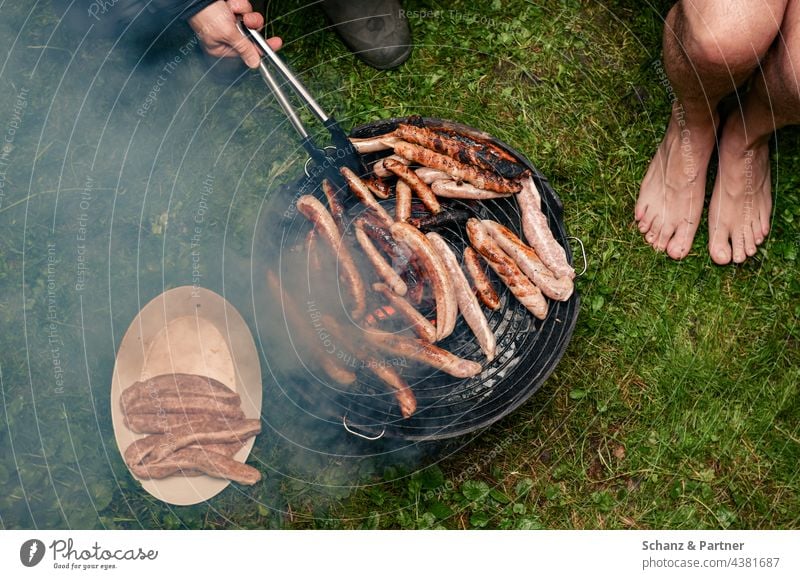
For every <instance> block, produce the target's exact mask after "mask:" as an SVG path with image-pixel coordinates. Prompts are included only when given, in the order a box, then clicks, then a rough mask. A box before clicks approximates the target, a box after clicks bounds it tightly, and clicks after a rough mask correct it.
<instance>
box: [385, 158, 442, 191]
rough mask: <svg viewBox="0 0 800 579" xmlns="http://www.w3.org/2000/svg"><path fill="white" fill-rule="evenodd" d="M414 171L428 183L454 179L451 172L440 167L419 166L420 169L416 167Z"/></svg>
mask: <svg viewBox="0 0 800 579" xmlns="http://www.w3.org/2000/svg"><path fill="white" fill-rule="evenodd" d="M394 156H397V155H394ZM401 158H402V157H401ZM414 172H415V173H416V174H417V177H419V178H420V179H422V180H423V181H425V182H426V183H427V184H428V185H430V184H431V183H433V182H434V181H450V180H452V179H453V176H452V175H450V173H445V172H444V171H440V170H439V169H431V168H430V167H419V168H418V169H415V170H414Z"/></svg>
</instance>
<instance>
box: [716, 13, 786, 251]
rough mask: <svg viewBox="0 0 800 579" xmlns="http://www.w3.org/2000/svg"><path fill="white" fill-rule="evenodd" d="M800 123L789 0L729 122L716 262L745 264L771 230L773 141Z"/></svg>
mask: <svg viewBox="0 0 800 579" xmlns="http://www.w3.org/2000/svg"><path fill="white" fill-rule="evenodd" d="M797 123H800V0H790V2H789V5H788V6H787V8H786V13H785V16H784V19H783V24H782V26H781V31H780V35H779V36H778V39H777V40H776V41H775V44H774V45H773V46H772V48H770V51H769V53H768V54H767V57H766V58H765V59H764V61H763V65H762V67H761V68H760V70H759V72H758V73H757V75H756V76H755V78H754V80H753V85H752V87H751V89H750V92H749V93H748V94H747V96H746V97H745V99H744V102H743V103H742V107H741V109H740V110H739V111H736V112H735V113H732V114H731V115H730V116H729V117H728V119H727V120H726V121H725V125H724V127H723V130H722V137H721V139H720V143H719V174H718V176H717V180H716V182H715V184H714V192H713V194H712V196H711V204H710V206H709V213H708V227H709V242H708V250H709V253H710V255H711V259H713V260H714V262H716V263H718V264H720V265H723V264H726V263H730V262H731V260H733V261H734V262H735V263H741V262H743V261H744V260H745V259H746V258H747V257H748V256H752V255H754V254H755V253H756V247H757V246H758V245H759V244H761V243H762V242H763V241H764V238H765V237H766V235H767V233H768V232H769V224H770V214H771V212H772V188H771V186H772V184H771V179H770V165H769V139H770V137H771V136H772V134H773V131H774V130H775V129H779V128H781V127H783V126H785V125H789V124H797Z"/></svg>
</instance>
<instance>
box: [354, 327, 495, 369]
mask: <svg viewBox="0 0 800 579" xmlns="http://www.w3.org/2000/svg"><path fill="white" fill-rule="evenodd" d="M364 333H365V335H366V339H367V343H368V344H369V345H370V346H372V347H374V348H377V349H379V350H381V351H384V352H389V353H390V354H396V355H399V356H405V357H406V358H410V359H412V360H415V361H417V362H421V363H422V364H426V365H428V366H432V367H434V368H436V369H437V370H441V371H442V372H445V373H446V374H450V375H451V376H454V377H456V378H471V377H472V376H475V375H477V374H480V372H481V365H480V364H478V363H477V362H473V361H472V360H465V359H463V358H459V357H458V356H456V355H455V354H453V353H452V352H448V351H447V350H443V349H442V348H439V347H438V346H434V345H433V344H429V343H427V342H425V341H423V340H418V339H416V338H408V337H406V336H400V335H398V334H391V333H389V332H383V331H381V330H375V329H369V330H365V331H364Z"/></svg>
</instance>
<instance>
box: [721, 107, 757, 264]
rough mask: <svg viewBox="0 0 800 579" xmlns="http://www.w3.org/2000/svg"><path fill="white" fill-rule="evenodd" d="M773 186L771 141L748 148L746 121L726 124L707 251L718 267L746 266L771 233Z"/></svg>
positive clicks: (738, 118)
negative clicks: (744, 125)
mask: <svg viewBox="0 0 800 579" xmlns="http://www.w3.org/2000/svg"><path fill="white" fill-rule="evenodd" d="M771 212H772V184H771V180H770V166H769V135H768V136H766V137H763V138H761V139H758V140H757V141H756V142H755V143H748V142H747V139H746V137H745V131H744V127H743V124H742V118H741V115H738V114H733V115H731V117H730V118H728V120H727V121H726V122H725V127H724V129H723V133H722V138H721V139H720V143H719V172H718V174H717V180H716V183H714V192H713V193H712V194H711V203H710V205H709V208H708V232H709V240H708V251H709V253H710V254H711V259H713V260H714V262H715V263H717V264H719V265H725V264H727V263H730V262H731V260H733V261H734V262H735V263H742V262H743V261H744V260H745V259H747V257H749V256H753V255H755V253H756V247H757V246H759V245H761V243H763V242H764V239H765V238H766V235H767V233H769V220H770V213H771Z"/></svg>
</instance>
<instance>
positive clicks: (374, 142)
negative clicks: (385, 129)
mask: <svg viewBox="0 0 800 579" xmlns="http://www.w3.org/2000/svg"><path fill="white" fill-rule="evenodd" d="M395 141H397V137H395V136H394V133H386V134H385V135H380V136H378V137H368V138H363V139H357V138H353V137H351V138H350V142H351V143H352V144H353V148H354V149H355V150H356V151H358V152H359V154H361V155H363V154H365V153H378V152H380V151H386V150H388V149H391V148H392V145H394V143H395Z"/></svg>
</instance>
